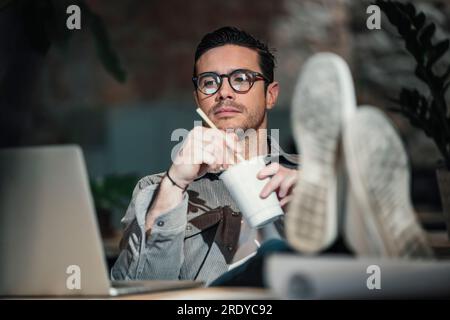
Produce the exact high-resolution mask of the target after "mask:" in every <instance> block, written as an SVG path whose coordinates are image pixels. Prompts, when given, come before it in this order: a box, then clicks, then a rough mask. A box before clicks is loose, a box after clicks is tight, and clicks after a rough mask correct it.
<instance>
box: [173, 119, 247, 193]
mask: <svg viewBox="0 0 450 320" xmlns="http://www.w3.org/2000/svg"><path fill="white" fill-rule="evenodd" d="M238 140H239V139H238V137H237V135H236V134H235V133H232V132H223V131H221V130H217V129H210V128H205V127H200V126H198V127H195V128H194V129H192V130H191V131H190V132H189V134H188V135H187V137H186V139H185V141H184V143H183V146H182V147H181V149H180V150H179V151H178V153H177V155H176V156H175V159H174V161H173V164H172V166H171V167H170V169H169V171H170V176H171V178H172V179H174V180H175V181H176V182H177V183H178V184H180V185H182V187H185V186H187V185H189V184H190V183H191V182H192V181H194V180H195V179H196V178H198V177H199V176H201V175H203V174H204V173H206V172H217V171H220V170H225V169H227V168H228V167H229V166H230V165H232V164H234V163H236V162H237V159H236V152H241V146H240V144H239V143H238Z"/></svg>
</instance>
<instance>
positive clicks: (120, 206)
mask: <svg viewBox="0 0 450 320" xmlns="http://www.w3.org/2000/svg"><path fill="white" fill-rule="evenodd" d="M138 180H139V177H138V176H137V175H134V174H126V175H118V174H112V175H106V176H104V177H101V178H97V179H92V180H91V181H90V184H91V190H92V195H93V198H94V203H95V207H96V209H97V211H99V210H103V211H107V212H109V213H112V212H113V211H115V210H116V211H120V212H122V213H123V212H125V210H126V209H127V207H128V203H129V202H130V198H131V193H132V192H133V188H134V186H135V185H136V183H137V181H138Z"/></svg>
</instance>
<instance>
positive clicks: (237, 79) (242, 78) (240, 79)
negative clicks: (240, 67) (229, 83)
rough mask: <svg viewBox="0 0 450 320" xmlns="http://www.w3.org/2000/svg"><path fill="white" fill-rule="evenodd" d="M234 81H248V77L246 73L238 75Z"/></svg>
mask: <svg viewBox="0 0 450 320" xmlns="http://www.w3.org/2000/svg"><path fill="white" fill-rule="evenodd" d="M233 81H234V82H237V83H241V82H245V81H248V75H247V74H245V73H238V74H236V75H234V77H233Z"/></svg>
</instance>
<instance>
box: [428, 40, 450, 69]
mask: <svg viewBox="0 0 450 320" xmlns="http://www.w3.org/2000/svg"><path fill="white" fill-rule="evenodd" d="M449 46H450V40H448V39H447V40H444V41H441V42H439V43H438V44H437V45H435V46H434V47H433V49H432V50H431V52H430V56H429V59H428V63H427V66H428V67H431V66H432V65H434V64H435V63H436V61H438V60H439V59H440V58H442V56H443V55H444V54H445V53H446V52H447V50H448V48H449Z"/></svg>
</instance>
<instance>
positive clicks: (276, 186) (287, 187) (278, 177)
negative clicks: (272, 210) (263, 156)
mask: <svg viewBox="0 0 450 320" xmlns="http://www.w3.org/2000/svg"><path fill="white" fill-rule="evenodd" d="M267 177H270V180H269V182H267V184H266V185H265V186H264V188H263V189H262V191H261V193H260V197H261V198H263V199H265V198H267V197H268V196H269V195H270V194H271V193H272V192H273V191H275V192H276V194H277V196H278V200H279V201H280V205H281V207H282V208H283V210H284V211H285V212H286V210H287V204H288V203H289V202H290V201H291V199H292V197H293V195H292V189H293V188H294V186H295V184H296V183H297V179H298V170H295V169H288V168H285V167H283V166H281V165H280V164H279V163H277V162H273V163H271V164H269V165H268V166H266V167H265V168H263V169H262V170H261V171H260V172H259V173H258V179H265V178H267Z"/></svg>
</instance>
